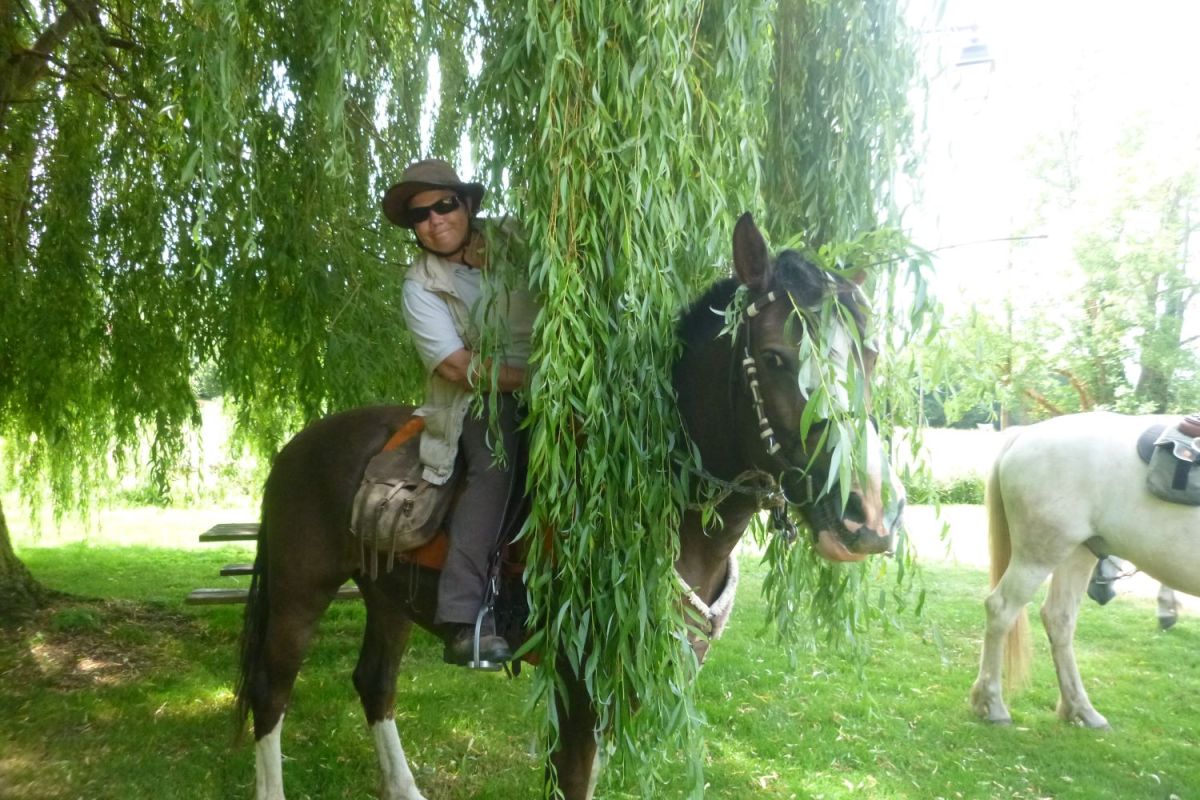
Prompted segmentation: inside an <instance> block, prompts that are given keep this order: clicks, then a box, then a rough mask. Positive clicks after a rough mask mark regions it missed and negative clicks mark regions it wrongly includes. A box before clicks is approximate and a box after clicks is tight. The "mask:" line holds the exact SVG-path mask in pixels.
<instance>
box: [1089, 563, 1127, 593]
mask: <svg viewBox="0 0 1200 800" xmlns="http://www.w3.org/2000/svg"><path fill="white" fill-rule="evenodd" d="M1119 577H1121V568H1120V567H1119V566H1118V565H1117V562H1116V561H1114V560H1113V557H1112V556H1104V557H1103V558H1101V559H1099V560H1098V561H1097V562H1096V568H1095V569H1093V570H1092V579H1091V581H1089V582H1088V588H1087V594H1088V597H1090V598H1092V599H1093V600H1095V601H1096V602H1097V603H1099V604H1100V605H1105V604H1106V603H1108V601H1109V600H1112V599H1113V598H1114V597H1116V596H1117V591H1116V589H1114V588H1113V583H1114V582H1115V581H1116V579H1117V578H1119Z"/></svg>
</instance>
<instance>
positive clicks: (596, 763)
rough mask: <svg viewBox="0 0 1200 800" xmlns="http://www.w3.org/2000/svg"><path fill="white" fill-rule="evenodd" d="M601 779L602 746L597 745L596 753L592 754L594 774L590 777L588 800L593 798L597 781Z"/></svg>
mask: <svg viewBox="0 0 1200 800" xmlns="http://www.w3.org/2000/svg"><path fill="white" fill-rule="evenodd" d="M599 780H600V748H599V746H597V747H596V754H595V755H594V756H592V776H591V778H589V779H588V788H587V800H592V798H593V797H595V795H596V783H597V782H598V781H599Z"/></svg>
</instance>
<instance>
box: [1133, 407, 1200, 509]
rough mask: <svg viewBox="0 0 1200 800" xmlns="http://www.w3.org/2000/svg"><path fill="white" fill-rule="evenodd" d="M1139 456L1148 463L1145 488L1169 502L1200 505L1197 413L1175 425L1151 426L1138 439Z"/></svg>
mask: <svg viewBox="0 0 1200 800" xmlns="http://www.w3.org/2000/svg"><path fill="white" fill-rule="evenodd" d="M1137 452H1138V456H1140V457H1141V459H1142V461H1144V462H1145V463H1146V464H1148V465H1149V469H1148V470H1147V472H1146V488H1147V489H1149V490H1150V493H1151V494H1153V495H1154V496H1155V497H1158V498H1160V499H1162V500H1166V501H1167V502H1169V503H1181V504H1183V505H1189V506H1198V505H1200V473H1197V472H1196V471H1195V468H1196V466H1197V465H1200V414H1191V415H1189V416H1186V417H1183V418H1182V419H1180V420H1179V422H1177V423H1176V424H1174V425H1151V426H1150V427H1149V428H1147V429H1146V430H1145V431H1143V432H1142V435H1141V436H1139V437H1138V441H1137Z"/></svg>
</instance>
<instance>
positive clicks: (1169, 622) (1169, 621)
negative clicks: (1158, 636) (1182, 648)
mask: <svg viewBox="0 0 1200 800" xmlns="http://www.w3.org/2000/svg"><path fill="white" fill-rule="evenodd" d="M1178 621H1179V615H1178V614H1172V615H1171V616H1162V617H1159V618H1158V629H1159V630H1160V631H1166V630H1170V629H1171V628H1172V627H1174V625H1175V623H1176V622H1178Z"/></svg>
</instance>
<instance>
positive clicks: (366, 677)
mask: <svg viewBox="0 0 1200 800" xmlns="http://www.w3.org/2000/svg"><path fill="white" fill-rule="evenodd" d="M357 582H358V584H359V587H360V590H361V591H362V593H363V599H364V601H365V602H366V605H367V628H366V633H365V634H364V635H363V644H362V650H361V651H359V654H358V665H357V666H355V668H354V688H355V689H357V690H358V696H359V699H360V700H361V701H362V705H363V711H364V712H366V715H367V725H369V726H370V728H371V737H372V739H373V740H374V741H375V754H376V756H378V758H379V769H380V773H381V781H380V790H379V796H380V797H381V798H382V800H425V796H424V795H423V794H421V791H420V789H418V788H417V782H416V780H415V779H414V778H413V774H412V770H411V769H410V768H409V766H408V758H407V757H406V756H405V755H404V747H403V746H402V745H401V744H400V734H399V732H398V731H397V730H396V719H395V714H394V712H395V703H396V673H397V672H398V671H399V668H400V658H401V657H402V656H403V654H404V649H405V648H406V647H407V645H408V635H409V632H410V631H411V630H412V620H411V619H410V618H409V617H408V616H407V614H405V613H404V612H403V611H402V610H401V608H400V606H399V604H398V603H395V602H394V601H392V600H391V598H390V597H389V596H388V595H387V594H386V593H385V592H384V591H383V589H382V588H381V587H380V586H379V584H377V583H376V582H374V581H368V580H365V579H364V580H359V581H357Z"/></svg>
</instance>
